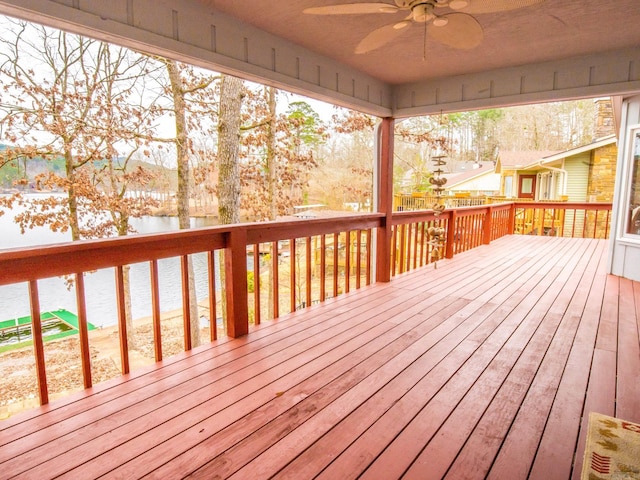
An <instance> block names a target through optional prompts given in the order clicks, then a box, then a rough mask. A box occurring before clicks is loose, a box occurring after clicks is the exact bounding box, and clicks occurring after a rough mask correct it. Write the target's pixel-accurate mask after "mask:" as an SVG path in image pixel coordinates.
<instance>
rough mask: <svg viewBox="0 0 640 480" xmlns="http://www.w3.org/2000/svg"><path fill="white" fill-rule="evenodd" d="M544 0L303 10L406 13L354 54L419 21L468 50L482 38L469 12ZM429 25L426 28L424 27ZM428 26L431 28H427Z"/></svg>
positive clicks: (403, 0) (406, 1) (409, 0)
mask: <svg viewBox="0 0 640 480" xmlns="http://www.w3.org/2000/svg"><path fill="white" fill-rule="evenodd" d="M544 1H545V0H394V3H395V4H391V3H383V2H374V3H371V2H368V3H346V4H340V5H328V6H324V7H312V8H306V9H304V10H303V12H304V13H307V14H311V15H359V14H367V13H386V14H394V13H399V12H406V11H408V12H409V15H408V16H406V17H405V18H404V19H402V20H400V21H396V22H394V23H392V24H389V25H385V26H384V27H381V28H378V29H376V30H374V31H372V32H371V33H369V34H368V35H367V36H366V37H364V38H363V39H362V40H361V41H360V43H358V45H357V46H356V49H355V53H357V54H362V53H367V52H370V51H372V50H375V49H377V48H380V47H382V46H384V45H386V44H387V43H389V42H390V41H391V40H393V39H394V38H396V37H397V36H399V35H401V34H402V33H404V32H405V31H406V30H407V29H406V27H408V26H410V25H412V24H416V23H417V24H423V25H424V32H425V33H424V34H425V44H426V39H427V36H429V37H430V38H432V39H433V40H436V41H438V42H440V43H443V44H445V45H448V46H450V47H453V48H457V49H463V50H469V49H472V48H475V47H477V46H478V45H479V44H480V42H482V39H483V37H484V33H483V31H482V27H481V26H480V23H478V21H477V20H476V19H475V18H474V17H473V16H471V15H470V14H481V13H493V12H503V11H506V10H515V9H517V8H524V7H529V6H531V5H535V4H538V3H542V2H544ZM428 27H429V28H428ZM431 27H432V28H431Z"/></svg>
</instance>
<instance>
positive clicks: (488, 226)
mask: <svg viewBox="0 0 640 480" xmlns="http://www.w3.org/2000/svg"><path fill="white" fill-rule="evenodd" d="M492 229H493V207H492V206H488V207H487V213H486V214H485V216H484V238H483V242H482V243H484V244H485V245H489V244H490V243H491V230H492Z"/></svg>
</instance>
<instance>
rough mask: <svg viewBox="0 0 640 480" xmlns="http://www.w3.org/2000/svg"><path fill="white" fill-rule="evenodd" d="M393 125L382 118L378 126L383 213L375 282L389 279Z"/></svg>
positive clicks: (388, 118)
mask: <svg viewBox="0 0 640 480" xmlns="http://www.w3.org/2000/svg"><path fill="white" fill-rule="evenodd" d="M393 126H394V119H393V118H391V117H387V118H384V119H383V120H382V124H381V125H380V128H379V131H378V132H379V135H378V138H376V139H375V141H376V142H377V143H378V158H376V162H377V165H378V178H377V185H376V186H375V188H376V189H377V192H378V204H377V205H376V207H377V210H378V212H381V213H384V214H385V217H384V218H383V220H382V225H381V226H380V227H379V228H378V229H377V235H376V282H389V281H390V280H391V231H392V224H391V221H392V214H393Z"/></svg>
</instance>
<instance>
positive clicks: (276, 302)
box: [271, 242, 280, 318]
mask: <svg viewBox="0 0 640 480" xmlns="http://www.w3.org/2000/svg"><path fill="white" fill-rule="evenodd" d="M279 257H280V252H279V251H278V242H272V243H271V268H272V269H273V285H271V288H272V289H273V318H278V317H279V316H280V298H279V288H278V287H279V286H278V282H279V281H280V279H279V274H278V261H279Z"/></svg>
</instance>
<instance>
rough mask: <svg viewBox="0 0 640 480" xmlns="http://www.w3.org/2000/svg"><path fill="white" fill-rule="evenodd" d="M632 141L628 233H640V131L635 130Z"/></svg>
mask: <svg viewBox="0 0 640 480" xmlns="http://www.w3.org/2000/svg"><path fill="white" fill-rule="evenodd" d="M632 142H633V143H632V148H631V152H632V153H631V154H632V155H633V158H632V159H631V175H630V178H629V200H628V202H629V216H628V222H627V233H631V234H634V235H640V131H638V130H635V132H634V134H633V139H632Z"/></svg>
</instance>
